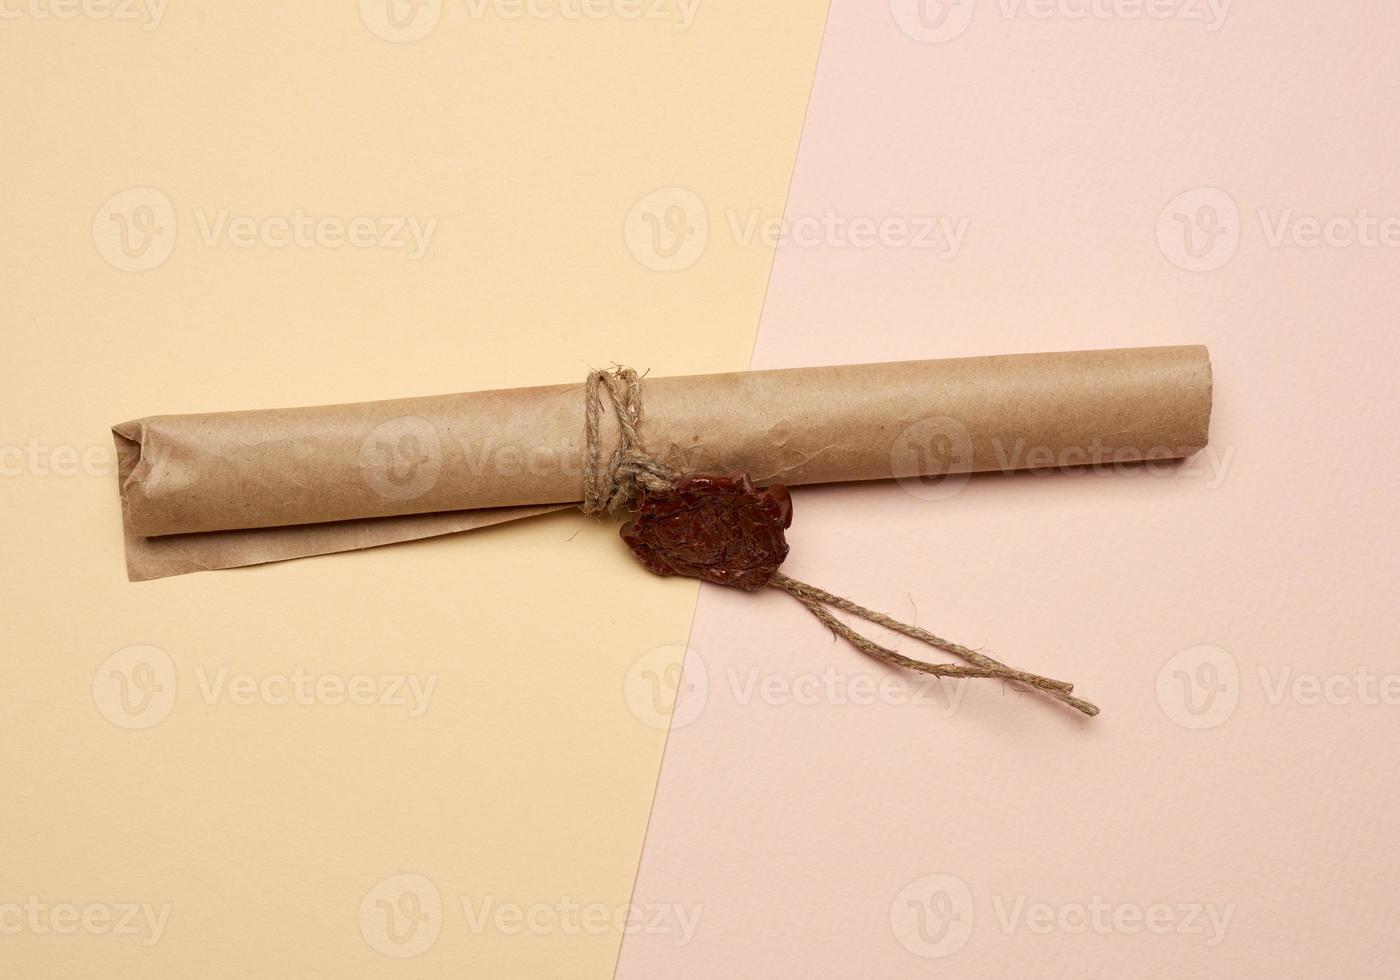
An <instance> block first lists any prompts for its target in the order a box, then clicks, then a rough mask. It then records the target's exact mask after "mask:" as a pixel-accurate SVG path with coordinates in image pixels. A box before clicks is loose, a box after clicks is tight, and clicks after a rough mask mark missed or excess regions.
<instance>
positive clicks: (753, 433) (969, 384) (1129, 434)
mask: <svg viewBox="0 0 1400 980" xmlns="http://www.w3.org/2000/svg"><path fill="white" fill-rule="evenodd" d="M643 388H644V391H645V406H646V407H645V410H646V417H645V419H644V420H643V429H644V433H645V437H646V442H647V446H648V447H649V449H650V451H651V452H652V453H654V454H656V455H658V456H664V457H667V458H669V459H670V460H672V461H674V462H675V464H676V465H677V466H678V467H679V468H681V469H682V470H684V471H687V472H710V473H717V472H726V471H746V472H748V473H749V474H750V475H751V476H752V477H753V479H754V481H755V482H756V483H758V484H765V483H768V482H773V481H777V482H782V483H785V484H788V485H797V484H805V483H832V482H841V481H848V480H874V479H888V478H905V477H919V476H922V475H930V474H933V475H946V474H957V473H967V472H983V471H993V470H1008V469H1019V468H1031V467H1035V468H1039V467H1046V466H1070V465H1083V464H1096V463H1106V462H1124V461H1129V460H1135V459H1172V458H1182V457H1186V456H1189V455H1191V454H1192V453H1194V452H1195V451H1196V450H1198V449H1200V448H1201V447H1203V446H1204V445H1205V444H1206V438H1207V429H1208V425H1209V420H1210V406H1211V372H1210V362H1209V357H1208V354H1207V351H1206V349H1205V348H1204V347H1154V348H1137V349H1127V350H1107V351H1080V352H1072V353H1049V354H1017V355H1007V356H996V357H971V358H956V359H949V360H935V361H904V362H897V363H887V364H863V365H844V366H834V367H818V368H792V369H787V370H777V371H751V372H737V373H732V374H714V375H695V376H688V377H675V378H648V379H646V381H644V382H643ZM602 424H603V426H604V440H605V444H609V443H608V442H607V440H610V439H612V438H613V436H614V433H615V426H616V422H615V420H614V419H612V418H611V417H610V416H607V417H604V418H603V420H602ZM113 432H114V434H115V438H116V443H117V450H118V459H119V477H120V487H121V495H122V505H123V507H122V509H123V515H124V521H125V525H126V535H127V565H128V573H129V575H130V577H131V578H132V579H148V578H159V577H162V576H165V575H175V574H180V573H183V572H188V571H195V570H199V569H208V568H227V567H232V566H237V565H248V564H256V563H259V562H265V561H277V560H281V559H285V558H295V557H303V556H307V555H314V554H325V553H329V552H334V551H346V550H351V549H355V548H364V547H371V546H374V545H380V544H388V543H391V542H395V541H405V540H411V539H414V538H421V537H429V536H433V535H437V534H447V533H451V532H454V531H461V530H467V529H470V528H474V527H481V526H485V525H488V524H495V523H500V522H503V521H508V520H512V519H516V518H519V517H526V516H531V515H534V514H539V513H544V512H546V511H548V510H552V509H555V508H556V507H558V506H561V505H569V504H572V503H577V502H578V501H579V500H580V499H581V490H580V488H581V484H582V473H583V459H584V449H583V383H582V381H579V382H576V383H571V384H562V385H553V386H548V387H538V388H519V389H509V390H497V391H482V392H473V393H469V394H458V395H439V396H432V397H425V398H408V399H398V400H394V401H378V402H363V403H357V404H348V405H331V406H322V407H316V408H296V409H273V410H263V411H249V412H225V413H216V414H204V415H165V416H153V417H150V418H144V419H139V420H136V421H132V422H124V423H121V424H120V425H117V426H115V427H114V428H113Z"/></svg>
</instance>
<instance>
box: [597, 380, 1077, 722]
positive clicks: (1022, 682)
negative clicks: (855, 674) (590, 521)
mask: <svg viewBox="0 0 1400 980" xmlns="http://www.w3.org/2000/svg"><path fill="white" fill-rule="evenodd" d="M604 392H606V394H607V398H608V402H609V404H610V406H611V408H612V412H613V415H614V416H615V417H616V419H617V424H618V441H617V445H616V446H615V447H614V448H613V451H612V453H611V455H610V456H609V458H608V461H607V465H606V466H604V465H603V446H602V443H603V437H602V411H603V393H604ZM641 424H642V390H641V376H640V375H638V374H637V372H636V371H634V370H633V369H631V368H627V367H622V366H615V367H614V368H613V369H611V370H595V371H591V372H590V373H589V375H588V380H587V384H586V386H585V413H584V435H585V447H586V448H585V456H586V458H585V464H584V476H583V504H582V510H583V512H584V513H585V514H613V513H616V512H618V511H620V510H624V509H627V508H630V507H632V506H634V505H635V504H636V502H637V501H638V500H639V498H640V497H641V495H642V493H643V491H648V492H651V493H665V492H666V491H668V490H670V489H672V488H673V487H674V485H675V483H676V481H677V480H678V479H679V478H680V477H681V476H682V475H683V474H682V473H681V472H680V471H679V470H677V469H676V468H674V467H672V466H671V465H669V464H667V463H666V462H664V461H663V460H661V459H659V458H657V457H655V456H653V455H652V454H651V453H649V452H648V451H647V449H646V446H645V444H644V443H643V441H642V437H641V431H640V430H641ZM768 585H769V586H771V587H773V588H776V589H780V590H782V591H783V592H786V593H787V594H788V595H790V596H792V597H793V598H794V599H796V600H797V601H798V602H800V603H801V604H802V605H803V606H804V607H805V608H806V609H807V610H808V611H809V612H811V613H812V615H813V616H815V617H816V618H817V619H818V620H819V621H820V622H821V623H822V624H823V625H824V626H826V627H827V629H829V630H831V632H832V634H833V635H835V636H837V637H840V638H841V639H844V640H845V641H846V642H848V643H850V644H851V646H853V647H855V648H856V649H857V650H859V651H860V652H861V653H863V654H865V655H867V656H869V657H872V658H874V659H876V660H879V661H881V662H883V663H887V664H890V665H891V666H894V667H901V668H904V669H906V670H913V671H918V672H919V673H924V674H930V675H933V676H935V677H953V678H959V677H965V678H974V677H987V678H997V679H1000V680H1002V681H1004V682H1006V683H1010V684H1014V685H1016V686H1017V687H1021V688H1024V689H1028V690H1031V691H1036V692H1039V693H1041V694H1044V695H1046V696H1048V697H1051V698H1053V699H1055V700H1057V701H1060V702H1062V703H1064V704H1066V705H1068V706H1069V707H1071V708H1074V709H1075V710H1077V711H1080V712H1082V713H1084V714H1085V715H1089V716H1091V717H1092V716H1093V715H1097V714H1098V713H1099V709H1098V707H1097V706H1095V705H1093V704H1091V703H1090V702H1088V701H1085V700H1084V699H1083V698H1079V697H1076V696H1075V695H1074V694H1073V690H1074V685H1073V684H1070V683H1068V682H1066V681H1059V680H1055V679H1054V678H1050V677H1043V676H1041V675H1039V674H1033V673H1030V672H1029V671H1024V670H1020V669H1018V668H1016V667H1009V666H1007V665H1006V664H1004V663H1002V662H1001V661H999V660H996V659H995V658H993V657H991V656H988V655H987V654H986V653H985V652H983V651H980V650H973V649H971V648H970V647H965V646H963V645H962V644H959V643H953V642H952V641H950V640H945V639H943V638H942V637H940V636H937V635H935V634H933V633H931V632H929V631H928V630H925V629H922V628H920V627H918V626H912V625H910V624H908V623H904V622H901V621H899V620H897V619H895V618H893V617H892V616H887V615H885V614H884V613H880V612H876V611H875V610H872V609H867V608H866V607H864V606H862V605H859V604H858V603H856V602H853V601H852V600H850V599H847V598H845V597H844V596H839V595H835V594H833V593H830V592H827V591H826V590H824V589H819V588H817V587H816V586H814V585H808V584H807V583H806V582H800V581H798V580H797V579H794V578H792V577H790V576H788V575H785V574H784V573H783V572H781V571H778V572H776V573H775V574H774V575H773V577H772V578H771V580H769V582H768ZM833 609H837V610H840V611H841V612H844V613H847V614H848V615H851V616H856V617H858V618H860V619H863V620H865V621H866V622H869V623H874V624H876V625H878V626H882V627H884V628H885V629H888V630H891V631H893V632H896V633H899V634H902V635H903V636H907V637H909V638H911V639H914V640H917V641H919V642H920V643H924V644H927V645H928V646H931V647H933V648H935V649H937V650H941V651H943V652H945V653H950V654H952V655H954V656H956V657H959V658H960V659H962V660H963V661H965V663H964V664H954V663H929V662H927V661H923V660H917V659H915V658H913V657H907V656H905V655H904V654H901V653H899V652H897V651H895V650H892V649H890V648H888V647H885V646H881V645H880V644H878V643H876V642H875V641H874V640H871V639H870V638H869V637H867V636H865V635H863V634H861V633H860V632H858V631H857V630H855V629H854V628H852V627H851V626H850V625H849V624H847V623H846V622H844V621H842V620H841V619H839V618H837V616H836V615H835V614H834V613H833V612H832V610H833Z"/></svg>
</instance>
